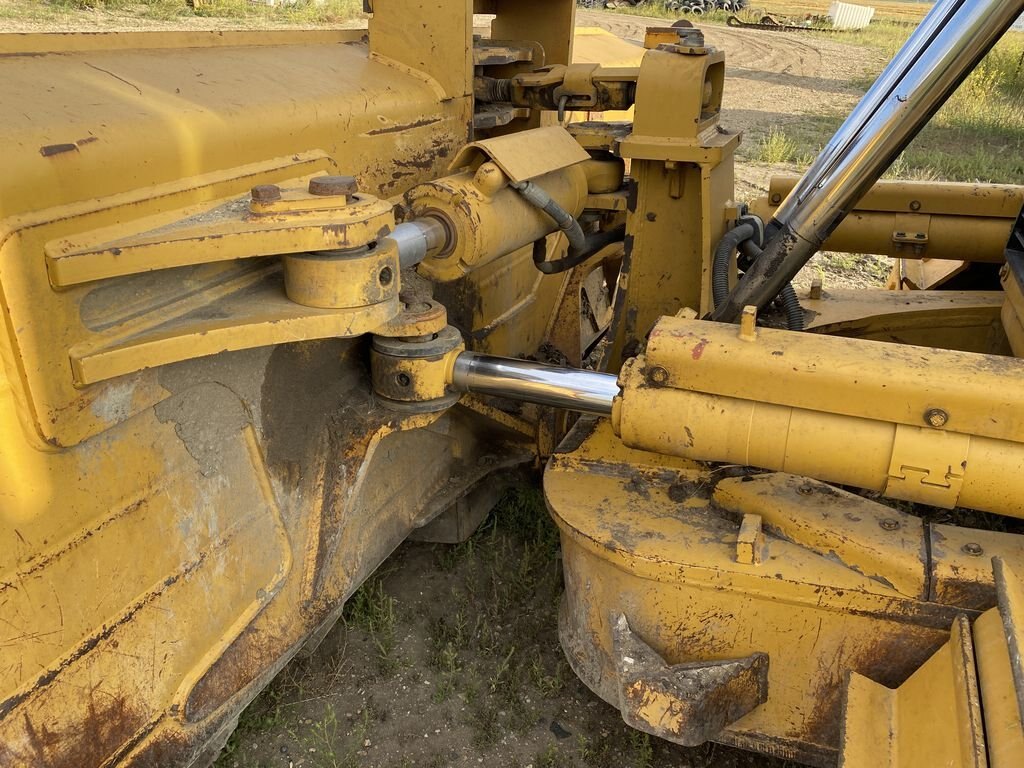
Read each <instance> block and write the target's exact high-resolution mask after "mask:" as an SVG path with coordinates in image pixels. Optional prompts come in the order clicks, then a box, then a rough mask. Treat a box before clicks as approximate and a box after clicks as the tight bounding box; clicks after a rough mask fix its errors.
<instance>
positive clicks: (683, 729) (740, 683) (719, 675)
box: [612, 614, 768, 746]
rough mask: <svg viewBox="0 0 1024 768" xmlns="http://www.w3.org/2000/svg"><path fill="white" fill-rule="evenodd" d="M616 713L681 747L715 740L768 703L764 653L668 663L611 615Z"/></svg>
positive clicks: (627, 625) (626, 720) (624, 622)
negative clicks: (616, 698)
mask: <svg viewBox="0 0 1024 768" xmlns="http://www.w3.org/2000/svg"><path fill="white" fill-rule="evenodd" d="M612 640H613V643H614V649H615V658H616V670H617V673H618V678H619V680H618V682H619V711H620V712H621V713H622V719H623V720H625V722H626V724H627V725H629V726H631V727H633V728H636V729H638V730H641V731H644V732H645V733H649V734H651V735H653V736H658V737H659V738H662V739H667V740H668V741H673V742H675V743H676V744H683V745H684V746H697V745H698V744H703V743H704V742H706V741H709V740H711V739H714V738H716V737H717V736H718V734H719V732H720V731H721V730H722V729H723V728H725V727H726V726H728V725H730V724H732V723H734V722H736V721H737V720H739V719H740V718H741V717H743V716H744V715H746V714H747V713H748V712H750V711H751V710H753V709H754V708H755V707H757V706H758V705H760V704H763V703H764V702H765V701H767V699H768V655H767V654H765V653H753V654H751V655H750V656H745V657H743V658H740V659H728V660H725V661H697V662H687V663H683V664H668V663H667V662H666V661H665V660H664V659H663V658H662V657H661V656H660V655H659V654H658V652H657V651H655V650H654V649H652V648H651V647H650V646H649V645H647V643H645V642H644V641H643V640H642V639H641V638H640V637H639V636H638V635H637V634H636V633H635V632H633V630H632V629H630V626H629V622H628V621H627V620H626V617H625V616H624V615H623V614H619V615H618V616H617V617H616V616H613V617H612Z"/></svg>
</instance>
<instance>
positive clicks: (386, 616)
mask: <svg viewBox="0 0 1024 768" xmlns="http://www.w3.org/2000/svg"><path fill="white" fill-rule="evenodd" d="M342 618H343V619H344V621H345V623H346V624H347V625H349V626H352V627H357V628H359V629H362V630H364V631H365V632H366V633H367V634H368V635H369V636H370V638H371V639H372V640H373V642H374V644H375V645H376V646H377V670H378V672H379V673H380V674H381V675H383V676H385V677H390V676H391V675H393V674H394V673H395V672H396V671H397V669H398V667H399V666H400V665H401V659H400V658H399V657H398V654H397V652H396V651H395V622H396V613H395V598H393V597H392V596H391V595H389V594H387V592H385V591H384V584H383V582H382V575H381V574H380V573H377V574H375V575H373V576H371V577H370V578H369V579H367V581H366V582H364V583H363V586H361V587H360V588H359V589H358V590H357V591H356V593H355V594H354V595H352V597H350V598H349V600H348V602H347V603H345V608H344V612H343V613H342Z"/></svg>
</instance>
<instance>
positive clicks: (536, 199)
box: [509, 181, 587, 252]
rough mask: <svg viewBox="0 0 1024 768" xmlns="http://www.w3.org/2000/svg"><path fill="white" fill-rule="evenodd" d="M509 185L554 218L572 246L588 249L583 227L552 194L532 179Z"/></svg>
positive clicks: (531, 203)
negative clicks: (552, 197) (553, 198)
mask: <svg viewBox="0 0 1024 768" xmlns="http://www.w3.org/2000/svg"><path fill="white" fill-rule="evenodd" d="M509 186H511V187H512V188H513V189H514V190H516V192H518V193H519V194H520V195H522V196H523V199H525V200H526V201H527V202H528V203H530V205H532V206H534V207H535V208H539V209H540V210H542V211H544V213H546V214H547V215H548V216H550V217H551V218H552V219H553V220H554V222H555V223H556V224H557V225H558V228H559V229H560V230H562V231H563V232H565V236H566V237H567V238H569V247H570V248H572V249H573V250H574V251H577V252H581V251H584V250H586V247H587V238H586V236H585V235H584V234H583V227H581V226H580V223H579V222H578V221H576V219H575V218H574V217H573V215H572V214H571V213H569V212H568V211H567V210H565V209H564V208H563V207H562V206H560V205H559V204H558V203H556V202H555V201H554V200H552V199H551V195H549V194H548V193H547V192H545V191H544V190H543V189H541V188H540V187H539V186H537V185H536V184H534V183H533V182H531V181H518V182H516V181H514V182H512V183H511V184H510V185H509Z"/></svg>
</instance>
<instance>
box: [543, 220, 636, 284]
mask: <svg viewBox="0 0 1024 768" xmlns="http://www.w3.org/2000/svg"><path fill="white" fill-rule="evenodd" d="M625 237H626V225H625V224H623V225H622V226H619V227H615V228H614V229H609V230H607V231H606V232H591V233H590V234H589V235H587V236H586V237H585V243H584V247H583V249H582V250H576V249H575V248H573V247H572V246H570V247H569V250H568V251H567V252H566V254H565V256H564V257H562V258H561V259H555V260H554V261H545V258H546V257H547V241H546V240H545V239H544V238H541V239H540V240H537V241H536V242H534V244H533V264H534V266H536V267H537V269H539V270H540V271H541V272H543V273H544V274H545V275H556V274H558V273H559V272H565V271H567V270H570V269H572V268H573V267H576V266H579V265H580V264H582V263H583V262H584V261H586V260H587V259H589V258H590V257H591V256H593V255H594V254H595V253H597V252H598V251H600V250H601V249H602V248H606V247H607V246H609V245H611V244H612V243H621V242H622V241H623V239H625Z"/></svg>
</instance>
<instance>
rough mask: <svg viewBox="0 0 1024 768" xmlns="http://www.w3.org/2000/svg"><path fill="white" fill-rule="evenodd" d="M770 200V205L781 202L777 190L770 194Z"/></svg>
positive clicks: (780, 196)
mask: <svg viewBox="0 0 1024 768" xmlns="http://www.w3.org/2000/svg"><path fill="white" fill-rule="evenodd" d="M771 201H772V205H778V204H779V203H781V202H782V195H780V194H779V193H778V192H776V193H775V194H774V195H772V197H771Z"/></svg>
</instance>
